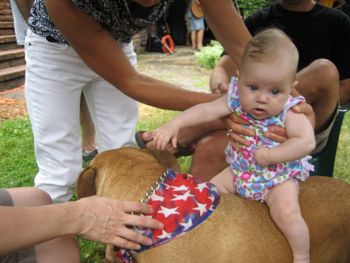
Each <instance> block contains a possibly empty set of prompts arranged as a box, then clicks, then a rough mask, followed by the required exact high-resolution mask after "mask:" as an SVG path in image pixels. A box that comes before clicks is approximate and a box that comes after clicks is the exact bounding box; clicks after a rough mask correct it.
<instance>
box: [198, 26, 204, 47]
mask: <svg viewBox="0 0 350 263" xmlns="http://www.w3.org/2000/svg"><path fill="white" fill-rule="evenodd" d="M196 32H197V48H199V49H201V48H203V37H204V29H200V30H198V31H196Z"/></svg>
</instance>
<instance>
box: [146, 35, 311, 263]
mask: <svg viewBox="0 0 350 263" xmlns="http://www.w3.org/2000/svg"><path fill="white" fill-rule="evenodd" d="M298 57H299V55H298V51H297V49H296V47H295V46H294V44H293V43H292V42H291V40H290V39H289V37H288V36H287V35H285V34H284V33H283V32H282V31H280V30H278V29H267V30H264V31H262V32H260V33H258V34H257V35H256V36H255V37H254V38H253V39H252V40H251V41H250V42H249V43H248V44H247V46H246V48H245V50H244V53H243V57H242V62H241V64H240V65H239V70H238V72H237V78H235V77H234V78H232V80H231V83H230V88H229V91H228V94H227V95H225V96H223V97H221V98H219V99H217V100H216V101H213V102H209V103H204V104H199V105H196V106H194V107H192V108H190V109H188V110H186V111H184V112H183V113H181V114H180V115H178V116H177V117H175V118H174V119H173V120H172V121H170V122H169V123H167V124H165V125H163V126H161V127H159V128H158V129H156V130H155V131H154V132H153V141H152V144H153V146H154V147H155V148H157V149H161V150H163V149H165V146H166V144H167V143H169V142H171V143H172V145H173V146H174V147H176V144H177V136H178V133H179V130H180V129H181V128H184V127H188V126H194V125H197V124H200V123H205V122H209V121H212V120H215V119H218V118H221V117H223V116H226V115H228V114H230V113H232V112H234V113H235V114H237V115H239V116H241V118H243V119H244V120H246V122H247V123H248V124H247V126H249V127H251V128H254V129H255V133H256V135H255V136H254V137H247V138H246V139H247V140H248V141H249V142H250V146H249V147H247V146H244V145H240V144H239V145H234V144H233V143H229V144H228V146H227V147H226V150H225V154H226V160H227V162H228V164H229V167H227V168H226V169H224V170H223V171H222V172H220V173H219V174H217V175H216V176H215V177H214V178H213V179H212V180H211V182H212V183H213V184H215V185H216V187H217V189H218V191H219V193H221V194H228V193H237V194H239V195H240V196H242V197H245V198H248V199H252V200H258V201H262V202H266V204H267V205H268V207H269V209H270V214H271V217H272V219H273V220H274V221H275V223H276V224H277V226H278V227H279V228H280V230H281V231H282V232H283V234H284V235H285V237H286V239H287V240H288V242H289V244H290V247H291V249H292V253H293V263H297V262H310V255H309V246H310V245H309V243H310V240H309V239H310V237H309V231H308V227H307V225H306V223H305V221H304V219H303V217H302V216H301V211H300V205H299V201H298V181H299V180H302V181H303V180H305V179H306V178H307V177H308V176H309V171H310V170H312V169H313V167H312V165H311V164H309V163H308V160H309V159H310V158H311V157H310V156H307V154H309V153H310V152H311V151H312V149H313V148H314V147H315V137H314V131H313V128H312V126H311V124H310V122H309V121H308V120H307V118H306V117H305V115H303V114H297V113H294V112H293V111H291V110H290V108H291V107H293V106H294V105H296V104H298V103H299V102H301V101H303V100H304V98H303V97H301V96H299V97H292V96H290V93H291V90H293V89H294V88H295V87H296V86H297V81H296V80H295V75H296V71H297V64H298ZM270 125H278V126H282V127H285V129H286V132H287V136H288V139H287V140H286V141H285V142H283V143H281V144H279V143H277V142H274V141H271V140H269V139H268V138H266V137H265V136H264V131H266V130H267V127H268V126H270Z"/></svg>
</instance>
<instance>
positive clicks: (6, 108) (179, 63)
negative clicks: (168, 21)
mask: <svg viewBox="0 0 350 263" xmlns="http://www.w3.org/2000/svg"><path fill="white" fill-rule="evenodd" d="M138 70H139V71H140V72H142V73H144V74H145V75H148V76H151V77H154V78H157V79H161V80H164V81H167V82H170V83H173V84H175V85H177V86H180V87H182V88H186V89H191V90H196V91H203V92H205V91H208V80H209V74H210V71H208V70H206V69H203V68H201V67H199V66H197V65H196V63H195V55H194V52H193V51H192V50H191V49H190V48H189V47H177V48H176V49H175V53H174V54H172V55H166V54H164V53H149V52H144V53H142V54H139V55H138ZM26 115H27V110H26V107H25V100H24V87H23V86H20V87H18V88H16V89H12V90H8V91H4V92H1V93H0V121H1V120H7V119H14V118H17V117H23V116H26Z"/></svg>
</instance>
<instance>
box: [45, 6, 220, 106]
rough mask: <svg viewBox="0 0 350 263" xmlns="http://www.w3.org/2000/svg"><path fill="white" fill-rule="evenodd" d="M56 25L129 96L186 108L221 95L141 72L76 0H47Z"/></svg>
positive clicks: (107, 78) (110, 80) (82, 54)
mask: <svg viewBox="0 0 350 263" xmlns="http://www.w3.org/2000/svg"><path fill="white" fill-rule="evenodd" d="M46 8H47V11H48V13H49V15H50V17H51V18H52V20H53V21H54V23H55V25H56V27H57V28H58V29H59V30H60V31H61V32H62V34H63V35H64V37H65V38H66V39H67V40H68V41H69V43H70V44H71V45H72V46H73V48H74V49H75V50H76V52H77V53H78V54H79V56H80V57H81V58H82V59H83V60H84V62H85V63H86V64H87V65H89V67H90V68H91V69H93V70H94V71H95V72H96V73H98V74H99V75H100V76H101V77H103V78H104V79H106V80H107V81H108V82H110V83H112V84H113V85H114V86H115V87H118V89H119V90H120V91H122V92H123V93H125V94H126V95H128V96H130V97H132V98H134V99H136V100H138V101H140V102H143V103H145V104H149V105H152V106H155V107H158V108H163V109H173V110H184V109H186V108H189V107H191V106H193V105H195V104H198V103H203V102H208V101H211V100H214V99H216V98H218V95H214V94H205V93H199V92H193V91H189V90H185V89H181V88H178V87H176V86H174V85H171V84H169V83H166V82H164V81H160V80H156V79H153V78H151V77H147V76H144V75H142V74H139V73H138V72H137V71H136V70H135V69H134V67H133V66H132V65H131V64H130V63H129V60H128V58H127V57H126V55H125V54H124V52H123V51H122V49H121V48H120V47H119V45H118V44H117V42H116V41H115V40H114V39H113V37H112V36H111V35H110V34H109V33H108V32H107V31H105V30H104V29H103V28H102V27H101V26H100V24H99V23H98V22H97V21H96V20H95V19H93V18H92V17H90V16H88V15H86V14H85V13H83V12H82V11H81V10H80V9H79V8H78V7H76V6H75V4H74V3H73V2H72V0H60V1H56V0H47V1H46Z"/></svg>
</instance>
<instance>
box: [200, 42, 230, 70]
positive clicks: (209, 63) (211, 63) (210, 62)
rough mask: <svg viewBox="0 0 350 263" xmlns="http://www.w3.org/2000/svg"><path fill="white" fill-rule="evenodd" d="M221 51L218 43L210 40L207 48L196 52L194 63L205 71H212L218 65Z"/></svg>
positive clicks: (221, 48)
mask: <svg viewBox="0 0 350 263" xmlns="http://www.w3.org/2000/svg"><path fill="white" fill-rule="evenodd" d="M223 50H224V48H223V47H222V46H221V45H220V43H219V42H218V41H214V40H212V41H211V42H210V44H209V45H208V46H206V47H204V48H202V49H201V50H200V52H196V54H195V57H196V63H197V64H198V65H200V66H203V67H205V68H206V69H212V68H214V67H215V65H216V64H217V63H218V61H219V59H220V56H221V53H222V51H223Z"/></svg>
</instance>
